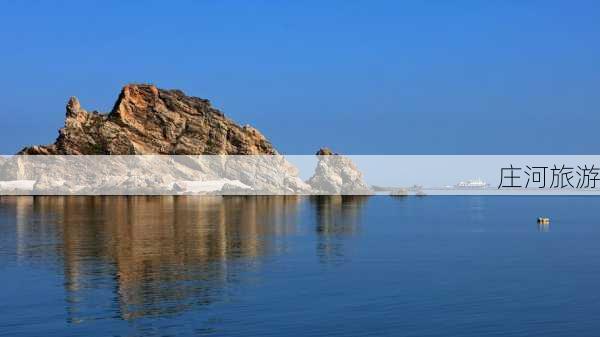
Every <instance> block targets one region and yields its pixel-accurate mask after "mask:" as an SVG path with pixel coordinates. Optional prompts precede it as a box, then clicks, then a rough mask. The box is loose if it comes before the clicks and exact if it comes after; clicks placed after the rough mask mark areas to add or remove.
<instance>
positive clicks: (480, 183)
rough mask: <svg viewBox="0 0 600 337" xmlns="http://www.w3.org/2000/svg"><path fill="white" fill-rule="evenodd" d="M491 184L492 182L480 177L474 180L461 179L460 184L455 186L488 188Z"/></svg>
mask: <svg viewBox="0 0 600 337" xmlns="http://www.w3.org/2000/svg"><path fill="white" fill-rule="evenodd" d="M489 186H490V184H488V183H486V182H485V181H483V180H481V179H480V178H477V179H473V180H467V181H461V182H459V183H458V184H456V185H454V188H467V189H483V188H488V187H489Z"/></svg>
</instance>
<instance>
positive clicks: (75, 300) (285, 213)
mask: <svg viewBox="0 0 600 337" xmlns="http://www.w3.org/2000/svg"><path fill="white" fill-rule="evenodd" d="M599 209H600V198H595V197H477V196H471V197H433V196H428V197H421V198H419V197H403V198H402V197H401V198H394V197H387V196H375V197H368V198H358V197H353V198H350V197H346V198H340V197H318V198H316V197H315V198H300V197H287V198H283V197H227V198H208V197H130V198H127V197H87V198H83V197H78V198H77V197H70V198H67V197H37V198H35V199H34V198H31V197H18V198H17V197H11V198H8V197H3V198H1V199H0V280H1V281H2V287H1V290H0V335H2V336H41V335H44V336H203V335H216V336H221V335H222V336H322V335H328V336H479V337H480V336H598V335H599V334H600V317H599V315H600V292H599V291H598V286H599V285H600V245H599V242H600V226H599V225H600V220H599V217H598V210H599ZM542 215H544V216H549V217H551V220H552V222H551V224H550V225H547V226H541V225H538V224H537V223H536V219H537V217H538V216H542Z"/></svg>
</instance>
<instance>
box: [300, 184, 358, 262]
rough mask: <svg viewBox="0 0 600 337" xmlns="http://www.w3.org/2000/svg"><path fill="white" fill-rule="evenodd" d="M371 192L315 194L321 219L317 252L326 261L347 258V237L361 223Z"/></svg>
mask: <svg viewBox="0 0 600 337" xmlns="http://www.w3.org/2000/svg"><path fill="white" fill-rule="evenodd" d="M367 199H368V197H367V196H353V195H347V196H341V195H337V196H312V197H310V200H311V203H312V205H313V207H314V214H315V216H316V220H317V228H316V230H317V234H318V242H317V255H318V256H319V259H320V261H321V262H323V263H329V262H339V261H340V260H343V258H344V256H345V254H344V251H343V244H344V242H343V241H344V238H345V237H347V236H351V235H354V234H355V233H356V231H357V230H358V227H359V221H360V212H361V209H362V207H363V205H364V203H365V202H366V201H367Z"/></svg>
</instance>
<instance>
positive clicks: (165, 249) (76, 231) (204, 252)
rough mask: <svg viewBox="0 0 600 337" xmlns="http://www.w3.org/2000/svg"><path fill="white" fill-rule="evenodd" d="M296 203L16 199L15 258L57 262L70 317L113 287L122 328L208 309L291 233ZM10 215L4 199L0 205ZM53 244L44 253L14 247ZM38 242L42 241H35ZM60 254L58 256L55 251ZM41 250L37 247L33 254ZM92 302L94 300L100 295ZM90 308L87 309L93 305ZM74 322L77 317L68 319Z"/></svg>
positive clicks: (197, 199)
mask: <svg viewBox="0 0 600 337" xmlns="http://www.w3.org/2000/svg"><path fill="white" fill-rule="evenodd" d="M298 201H299V198H298V197H182V196H178V197H15V198H13V199H12V200H11V201H10V202H8V203H14V205H15V216H16V217H15V219H16V222H17V236H27V238H25V237H22V239H21V240H20V241H19V238H17V254H20V255H23V254H25V256H21V258H25V259H27V258H31V257H32V254H33V255H35V254H40V255H41V256H42V255H44V256H45V255H47V254H53V253H54V254H57V255H58V257H59V258H58V260H62V263H63V268H64V275H65V287H66V290H67V296H68V298H67V303H68V308H67V310H68V311H69V312H70V313H71V314H72V315H73V316H77V313H82V315H84V313H83V312H84V311H85V309H86V308H78V307H77V306H81V307H84V306H86V305H89V302H90V301H91V302H94V301H98V299H94V298H87V297H86V295H89V296H94V289H97V288H99V287H100V285H101V284H103V283H106V282H114V285H113V286H114V291H113V292H114V294H115V297H116V299H115V300H114V302H115V303H116V306H117V308H115V309H116V310H117V311H118V314H119V316H120V317H122V318H124V319H130V318H135V317H139V316H146V315H163V314H168V313H175V312H179V311H181V310H185V309H186V308H189V307H191V306H194V305H202V304H208V303H211V302H213V301H214V300H215V297H218V296H223V295H224V294H222V292H223V289H224V288H225V286H226V285H227V284H228V283H229V282H235V281H236V280H237V278H239V277H240V275H239V273H237V271H236V269H235V268H228V266H227V265H226V264H225V262H226V260H241V261H243V262H242V263H243V264H244V268H245V269H248V268H252V267H253V266H255V265H256V264H257V263H258V262H259V260H257V259H256V258H257V257H259V256H262V255H266V254H271V253H273V252H274V250H276V249H279V248H280V247H278V246H277V237H279V236H281V235H284V234H287V233H289V232H292V231H294V230H295V226H296V224H295V219H296V213H297V206H298ZM2 204H4V206H3V207H6V204H7V199H6V198H4V199H3V200H2ZM35 235H46V236H47V238H46V241H48V238H49V237H57V239H58V240H57V241H58V242H59V243H58V244H56V245H49V247H55V249H54V250H53V249H52V248H51V249H50V250H48V251H41V250H40V249H37V248H36V249H32V247H26V246H23V244H21V245H20V244H19V243H18V242H22V243H26V242H35V241H32V240H31V236H35ZM36 241H38V242H39V241H40V240H36ZM56 247H58V249H57V250H58V251H57V250H56ZM38 248H39V247H38ZM96 295H97V294H96ZM92 306H93V305H92ZM71 319H72V320H74V321H76V320H80V319H82V317H71Z"/></svg>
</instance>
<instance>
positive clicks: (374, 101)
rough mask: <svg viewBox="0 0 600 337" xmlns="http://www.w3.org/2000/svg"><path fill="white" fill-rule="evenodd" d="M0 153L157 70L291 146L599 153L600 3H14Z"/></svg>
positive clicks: (1, 61)
mask: <svg viewBox="0 0 600 337" xmlns="http://www.w3.org/2000/svg"><path fill="white" fill-rule="evenodd" d="M1 6H2V10H1V11H0V28H1V29H0V41H2V43H1V45H0V51H1V52H0V71H1V72H0V73H1V74H2V76H1V78H2V79H1V80H0V120H1V124H0V125H1V127H0V132H1V133H0V140H1V142H0V153H3V154H10V153H14V152H16V151H17V150H18V149H20V148H21V147H23V146H25V145H31V144H46V143H51V142H53V140H54V139H55V138H56V135H57V129H58V128H59V127H60V126H61V125H62V122H63V117H64V106H65V104H66V101H67V99H68V97H69V96H77V97H79V99H80V101H81V102H82V105H83V106H84V107H85V108H86V109H88V110H94V109H95V110H99V111H108V110H110V108H111V107H112V104H113V102H114V101H115V99H116V97H117V94H118V92H119V90H120V88H121V87H122V86H123V85H124V84H126V83H129V82H150V83H154V84H156V85H158V86H159V87H163V88H178V89H182V90H183V91H185V92H186V93H187V94H189V95H194V96H199V97H203V98H208V99H210V100H211V101H212V102H213V104H214V105H215V106H216V107H218V108H220V109H221V110H223V111H224V112H225V114H226V115H228V116H229V117H231V118H233V119H235V120H236V121H238V122H240V123H249V124H252V125H254V126H256V127H257V128H259V129H260V130H261V131H262V132H263V133H264V134H265V135H266V136H267V137H268V138H270V139H271V140H272V142H273V143H274V144H275V146H276V147H277V148H278V149H279V150H280V151H281V152H283V153H287V154H310V153H314V152H315V151H316V150H317V149H318V148H319V147H320V146H330V147H332V148H333V149H334V150H336V151H338V152H343V153H348V154H524V153H526V154H598V153H600V151H598V147H599V145H600V139H599V137H598V132H597V129H598V126H599V125H600V111H599V110H600V95H599V94H598V91H599V89H600V44H599V43H598V41H600V3H599V2H597V1H412V2H411V1H322V0H321V1H227V0H224V1H216V0H215V1H145V2H143V3H142V2H141V1H140V2H137V1H129V2H127V3H125V1H56V2H54V1H47V2H43V1H17V0H8V1H3V3H2V5H1Z"/></svg>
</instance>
